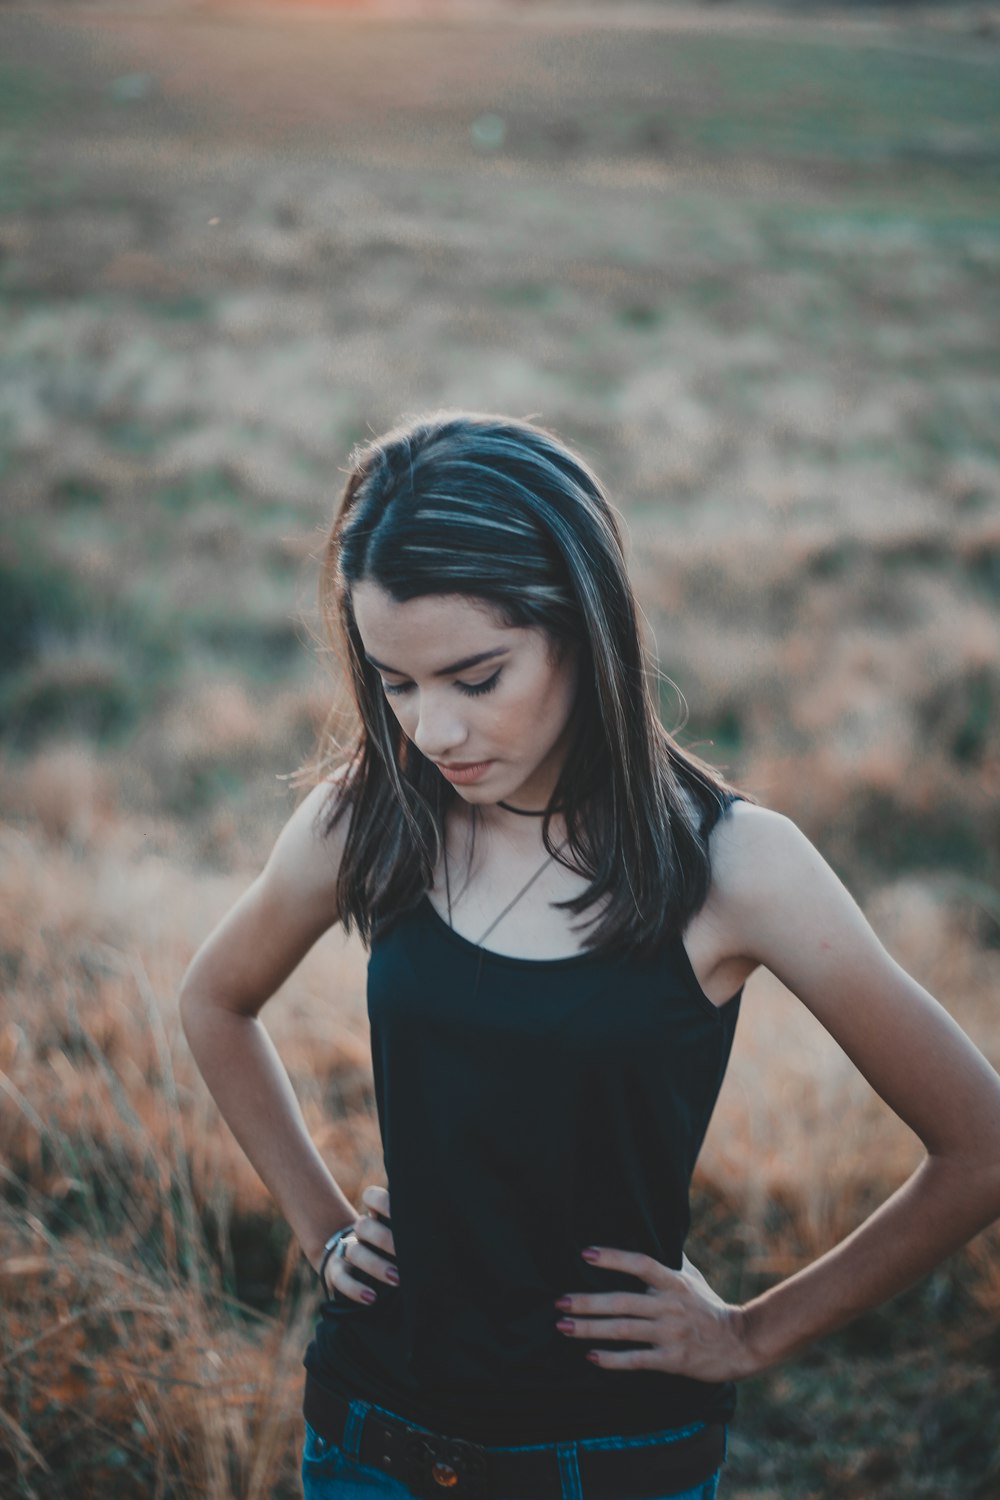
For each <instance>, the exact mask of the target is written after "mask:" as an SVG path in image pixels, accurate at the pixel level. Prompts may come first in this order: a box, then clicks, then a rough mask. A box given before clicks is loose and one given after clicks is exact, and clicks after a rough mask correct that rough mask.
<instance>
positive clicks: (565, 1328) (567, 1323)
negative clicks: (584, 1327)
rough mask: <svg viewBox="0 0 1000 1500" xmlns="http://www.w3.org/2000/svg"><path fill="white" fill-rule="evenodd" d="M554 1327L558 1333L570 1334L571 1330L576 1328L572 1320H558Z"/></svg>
mask: <svg viewBox="0 0 1000 1500" xmlns="http://www.w3.org/2000/svg"><path fill="white" fill-rule="evenodd" d="M556 1327H557V1328H558V1330H559V1332H560V1333H572V1332H573V1329H574V1328H575V1327H576V1324H575V1323H574V1322H573V1319H572V1318H560V1319H559V1322H558V1323H557V1324H556Z"/></svg>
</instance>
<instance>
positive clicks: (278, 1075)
mask: <svg viewBox="0 0 1000 1500" xmlns="http://www.w3.org/2000/svg"><path fill="white" fill-rule="evenodd" d="M329 790H330V789H329V785H327V784H321V785H320V786H317V787H315V788H313V790H312V791H311V792H310V793H309V795H308V796H307V797H306V798H305V799H304V800H303V801H302V803H301V804H300V805H299V807H298V808H296V810H295V812H294V813H293V814H292V816H291V818H290V819H289V821H288V822H287V823H286V825H285V827H284V828H283V829H282V831H281V833H280V835H279V837H278V839H277V842H276V844H275V846H274V849H273V850H272V852H271V854H270V857H269V858H268V861H267V864H266V865H265V867H264V869H263V870H262V871H261V873H260V874H259V875H258V876H257V878H256V880H255V881H254V882H253V884H252V885H251V886H250V887H249V888H248V890H246V891H245V892H244V894H243V895H242V896H241V897H240V899H239V901H237V903H236V905H235V906H234V907H233V908H232V910H231V911H229V912H228V913H227V915H226V916H225V917H224V918H223V920H222V921H221V922H220V923H219V924H218V926H217V927H216V928H215V930H214V931H213V932H211V933H210V934H209V936H208V937H207V938H206V939H205V941H204V943H203V944H202V946H201V947H200V948H199V950H198V952H197V953H196V954H195V956H194V958H193V959H192V961H191V963H190V965H189V966H188V970H187V973H186V974H185V976H184V979H183V981H182V984H181V991H180V1001H179V1003H180V1013H181V1020H182V1024H183V1027H184V1034H185V1036H186V1038H187V1041H188V1045H189V1046H190V1048H191V1051H192V1053H193V1054H194V1058H195V1061H196V1062H197V1064H198V1067H199V1069H200V1071H201V1074H202V1076H203V1078H204V1079H205V1082H206V1084H207V1085H208V1088H209V1091H210V1092H211V1094H212V1096H213V1098H214V1099H215V1101H216V1103H217V1104H218V1106H219V1110H220V1111H221V1113H222V1116H223V1118H224V1119H225V1121H226V1123H227V1124H228V1125H229V1128H230V1129H231V1130H232V1132H233V1135H234V1136H235V1137H236V1140H237V1141H238V1142H239V1144H240V1146H241V1147H242V1149H243V1151H244V1152H245V1153H246V1155H247V1157H248V1158H249V1160H250V1162H251V1164H252V1165H253V1167H254V1168H255V1170H256V1171H257V1173H258V1175H259V1176H260V1177H261V1179H262V1181H263V1182H264V1184H265V1186H266V1187H267V1188H268V1189H269V1190H270V1191H271V1193H272V1194H273V1195H274V1197H275V1199H276V1200H277V1202H278V1204H279V1206H280V1208H281V1211H282V1213H283V1214H284V1216H285V1218H286V1219H287V1220H288V1223H289V1224H290V1225H291V1228H292V1231H293V1233H294V1234H295V1236H296V1238H297V1239H298V1241H299V1243H300V1244H301V1246H302V1248H303V1250H304V1252H305V1254H306V1257H307V1259H308V1260H309V1262H310V1264H311V1265H312V1266H313V1267H314V1269H316V1268H318V1264H319V1258H320V1251H321V1250H322V1247H323V1244H324V1243H325V1241H326V1240H327V1239H328V1238H329V1236H330V1235H331V1234H332V1233H333V1231H334V1230H335V1229H337V1228H339V1227H340V1226H341V1225H342V1224H345V1223H347V1222H348V1221H351V1220H354V1219H357V1218H358V1210H356V1209H355V1208H354V1206H353V1205H352V1204H351V1203H350V1202H349V1200H348V1199H347V1198H346V1197H345V1196H344V1194H343V1193H342V1192H341V1190H340V1188H339V1187H338V1186H337V1184H336V1182H335V1181H334V1179H333V1177H332V1176H331V1174H330V1172H329V1170H328V1168H327V1167H326V1165H325V1163H324V1161H323V1159H322V1157H321V1156H320V1154H319V1152H318V1151H317V1149H316V1147H315V1145H314V1144H313V1142H312V1139H311V1138H310V1136H309V1132H308V1130H307V1129H306V1124H305V1120H304V1119H303V1117H302V1111H301V1109H300V1107H299V1103H298V1100H297V1099H296V1097H295V1093H294V1091H293V1089H292V1086H291V1083H290V1082H289V1079H288V1075H287V1073H286V1072H285V1069H284V1066H283V1064H282V1062H281V1059H280V1057H279V1056H278V1053H277V1051H276V1049H275V1046H274V1043H273V1042H272V1041H271V1039H270V1037H269V1036H268V1034H267V1032H266V1030H265V1029H264V1027H263V1025H262V1024H261V1022H260V1021H259V1019H258V1012H259V1011H260V1009H261V1008H262V1006H263V1005H264V1003H265V1001H266V1000H267V999H268V998H269V997H270V996H271V995H272V994H273V993H274V991H275V990H277V989H278V988H279V987H280V986H281V984H283V982H284V981H285V979H287V977H288V975H289V974H291V973H292V972H293V970H294V969H295V968H296V967H297V966H298V964H299V963H300V962H301V960H302V959H303V958H304V956H305V955H306V953H307V952H308V951H309V949H310V948H311V947H312V946H313V944H314V943H315V942H316V940H317V939H318V938H319V937H320V936H321V934H322V933H323V932H325V931H326V930H327V928H329V927H331V926H332V925H333V923H334V922H335V921H336V920H337V905H336V881H337V873H338V870H339V863H340V856H341V853H342V848H343V840H344V839H345V838H346V832H347V823H348V815H346V814H345V816H344V817H343V818H342V819H341V821H340V823H339V825H338V827H337V829H336V830H335V832H334V834H333V835H332V836H331V837H330V838H329V839H326V840H324V839H322V838H321V837H320V836H319V834H318V832H317V831H316V830H315V828H314V826H313V825H314V820H315V817H316V814H317V812H318V810H319V807H320V803H321V802H322V801H324V800H325V798H326V796H327V795H328V794H329Z"/></svg>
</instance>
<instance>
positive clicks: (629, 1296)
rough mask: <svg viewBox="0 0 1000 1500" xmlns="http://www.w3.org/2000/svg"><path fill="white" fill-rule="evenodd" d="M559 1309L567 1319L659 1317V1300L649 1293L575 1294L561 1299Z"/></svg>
mask: <svg viewBox="0 0 1000 1500" xmlns="http://www.w3.org/2000/svg"><path fill="white" fill-rule="evenodd" d="M556 1307H557V1309H558V1310H559V1311H560V1312H561V1313H564V1314H565V1316H566V1317H567V1318H575V1317H586V1316H587V1315H588V1314H589V1315H591V1316H594V1317H601V1316H604V1317H607V1316H610V1314H612V1313H627V1314H628V1315H629V1316H630V1317H634V1318H655V1317H658V1316H659V1312H660V1302H659V1299H658V1298H657V1297H655V1296H653V1295H651V1294H650V1293H649V1292H573V1293H570V1294H568V1295H567V1296H566V1297H560V1298H559V1300H558V1302H557V1303H556Z"/></svg>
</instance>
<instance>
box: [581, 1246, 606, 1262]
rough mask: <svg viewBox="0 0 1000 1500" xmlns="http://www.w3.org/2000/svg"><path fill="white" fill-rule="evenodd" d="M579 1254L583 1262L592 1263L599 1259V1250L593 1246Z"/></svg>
mask: <svg viewBox="0 0 1000 1500" xmlns="http://www.w3.org/2000/svg"><path fill="white" fill-rule="evenodd" d="M580 1254H581V1255H582V1256H583V1258H584V1260H590V1261H594V1260H600V1258H601V1252H600V1250H598V1249H596V1248H595V1247H594V1246H593V1245H588V1246H587V1249H586V1250H581V1251H580Z"/></svg>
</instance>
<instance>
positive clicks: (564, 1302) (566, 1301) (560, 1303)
mask: <svg viewBox="0 0 1000 1500" xmlns="http://www.w3.org/2000/svg"><path fill="white" fill-rule="evenodd" d="M572 1306H573V1298H572V1297H559V1298H558V1299H557V1301H556V1307H560V1308H562V1310H563V1312H569V1310H570V1308H571V1307H572Z"/></svg>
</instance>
